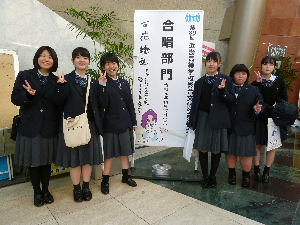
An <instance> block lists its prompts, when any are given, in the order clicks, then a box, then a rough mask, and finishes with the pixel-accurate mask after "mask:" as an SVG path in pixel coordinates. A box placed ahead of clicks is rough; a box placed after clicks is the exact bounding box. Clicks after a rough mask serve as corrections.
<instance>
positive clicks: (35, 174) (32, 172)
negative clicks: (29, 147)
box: [28, 166, 44, 207]
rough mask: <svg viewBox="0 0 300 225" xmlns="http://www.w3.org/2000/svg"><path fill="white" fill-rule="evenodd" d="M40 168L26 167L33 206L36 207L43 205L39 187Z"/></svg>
mask: <svg viewBox="0 0 300 225" xmlns="http://www.w3.org/2000/svg"><path fill="white" fill-rule="evenodd" d="M41 170H42V168H41V166H38V167H33V166H30V167H28V173H29V177H30V181H31V184H32V187H33V190H34V205H35V206H36V207H39V206H42V205H44V199H43V196H42V190H41V186H40V182H41Z"/></svg>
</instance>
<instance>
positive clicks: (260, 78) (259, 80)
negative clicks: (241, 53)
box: [254, 71, 262, 83]
mask: <svg viewBox="0 0 300 225" xmlns="http://www.w3.org/2000/svg"><path fill="white" fill-rule="evenodd" d="M254 73H255V74H256V79H255V81H256V82H258V83H261V82H262V77H261V75H260V73H259V71H257V72H256V71H254Z"/></svg>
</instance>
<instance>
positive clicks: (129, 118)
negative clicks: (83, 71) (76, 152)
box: [100, 53, 137, 194]
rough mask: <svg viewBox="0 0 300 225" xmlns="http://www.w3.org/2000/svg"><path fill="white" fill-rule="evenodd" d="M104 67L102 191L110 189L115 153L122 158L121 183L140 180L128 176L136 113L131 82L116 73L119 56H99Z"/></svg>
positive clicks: (133, 184) (130, 184) (111, 54)
mask: <svg viewBox="0 0 300 225" xmlns="http://www.w3.org/2000/svg"><path fill="white" fill-rule="evenodd" d="M100 65H101V68H102V69H103V70H104V71H105V72H106V74H108V76H107V87H106V88H107V92H108V106H107V107H106V108H105V114H104V134H103V142H104V143H103V147H104V171H103V180H102V183H101V192H102V193H103V194H108V193H109V183H108V182H109V172H110V168H111V164H112V159H113V157H115V158H118V157H119V158H120V162H121V167H122V174H123V177H122V183H127V184H128V185H129V186H132V187H135V186H136V185H137V184H136V182H135V181H134V180H132V179H131V178H130V176H128V169H129V160H128V156H129V155H131V154H132V153H133V151H134V143H133V136H132V130H136V125H137V121H136V115H135V110H134V105H133V100H132V95H131V91H130V86H129V83H128V82H127V81H126V80H124V79H121V78H120V77H118V76H117V71H118V68H119V59H118V57H117V56H116V55H115V54H113V53H106V54H104V55H102V57H101V59H100Z"/></svg>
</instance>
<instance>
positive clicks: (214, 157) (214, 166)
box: [209, 152, 221, 187]
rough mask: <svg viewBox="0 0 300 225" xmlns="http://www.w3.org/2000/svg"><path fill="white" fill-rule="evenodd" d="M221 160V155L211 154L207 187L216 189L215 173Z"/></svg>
mask: <svg viewBox="0 0 300 225" xmlns="http://www.w3.org/2000/svg"><path fill="white" fill-rule="evenodd" d="M220 158H221V153H220V152H218V153H212V154H211V167H210V174H209V186H210V187H216V186H217V179H216V173H217V170H218V167H219V163H220Z"/></svg>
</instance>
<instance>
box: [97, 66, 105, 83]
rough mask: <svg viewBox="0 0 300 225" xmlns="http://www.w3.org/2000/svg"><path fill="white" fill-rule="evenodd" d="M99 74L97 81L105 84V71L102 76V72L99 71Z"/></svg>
mask: <svg viewBox="0 0 300 225" xmlns="http://www.w3.org/2000/svg"><path fill="white" fill-rule="evenodd" d="M99 73H100V77H99V79H98V81H99V82H100V83H102V84H105V83H106V82H107V78H106V71H105V72H104V75H102V72H101V70H100V69H99Z"/></svg>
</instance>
